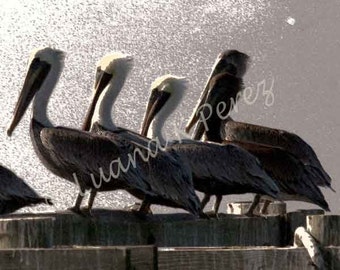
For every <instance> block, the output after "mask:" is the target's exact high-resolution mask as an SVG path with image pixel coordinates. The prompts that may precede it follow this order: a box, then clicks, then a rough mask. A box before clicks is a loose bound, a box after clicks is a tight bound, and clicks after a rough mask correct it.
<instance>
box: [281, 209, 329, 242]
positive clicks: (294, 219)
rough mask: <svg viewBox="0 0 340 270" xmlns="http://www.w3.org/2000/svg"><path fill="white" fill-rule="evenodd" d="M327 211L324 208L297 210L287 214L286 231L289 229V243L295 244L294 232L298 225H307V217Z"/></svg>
mask: <svg viewBox="0 0 340 270" xmlns="http://www.w3.org/2000/svg"><path fill="white" fill-rule="evenodd" d="M324 213H325V212H324V211H323V210H322V209H309V210H297V211H295V212H289V213H287V215H286V224H287V227H286V231H287V240H286V243H287V245H293V240H294V232H295V230H296V229H297V228H298V227H305V228H306V226H307V224H306V217H307V216H308V215H323V214H324Z"/></svg>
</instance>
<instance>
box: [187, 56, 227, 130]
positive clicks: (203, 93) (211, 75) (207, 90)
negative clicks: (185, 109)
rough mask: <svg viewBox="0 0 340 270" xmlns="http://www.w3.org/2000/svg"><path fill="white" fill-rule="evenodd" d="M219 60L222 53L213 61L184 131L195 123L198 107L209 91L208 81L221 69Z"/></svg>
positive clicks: (197, 116)
mask: <svg viewBox="0 0 340 270" xmlns="http://www.w3.org/2000/svg"><path fill="white" fill-rule="evenodd" d="M221 60H222V54H221V55H219V56H218V57H217V59H216V61H215V64H214V66H213V69H212V71H211V73H210V76H209V77H208V80H207V82H206V84H205V87H204V89H203V91H202V93H201V96H200V97H199V99H198V103H197V105H196V107H195V109H194V111H193V113H192V115H191V117H190V120H189V121H188V124H187V125H186V127H185V132H186V133H189V132H190V130H191V129H192V128H193V126H194V125H195V124H196V123H197V121H198V119H199V108H200V107H201V106H202V105H203V104H204V103H205V102H206V99H207V96H208V93H209V85H210V81H211V79H212V78H213V77H214V76H215V75H217V74H219V73H221V70H220V69H219V68H217V67H219V66H220V65H221Z"/></svg>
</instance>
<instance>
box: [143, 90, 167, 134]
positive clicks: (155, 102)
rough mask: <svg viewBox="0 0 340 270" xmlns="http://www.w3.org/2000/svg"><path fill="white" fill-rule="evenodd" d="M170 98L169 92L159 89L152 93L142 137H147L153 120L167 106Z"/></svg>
mask: <svg viewBox="0 0 340 270" xmlns="http://www.w3.org/2000/svg"><path fill="white" fill-rule="evenodd" d="M170 96H171V93H169V92H167V91H160V90H158V89H157V88H155V89H153V90H152V91H151V95H150V98H149V102H148V106H147V108H146V112H145V115H144V119H143V124H142V131H141V135H142V136H145V137H146V136H147V134H148V130H149V127H150V125H151V122H152V120H153V119H154V118H155V116H156V115H157V113H158V112H159V111H160V110H161V108H162V107H163V106H164V105H165V103H166V102H167V100H168V99H169V97H170Z"/></svg>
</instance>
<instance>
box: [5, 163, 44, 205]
mask: <svg viewBox="0 0 340 270" xmlns="http://www.w3.org/2000/svg"><path fill="white" fill-rule="evenodd" d="M13 198H16V199H19V198H21V199H25V198H32V199H33V198H41V197H40V196H39V195H38V194H37V193H36V192H35V191H34V190H33V189H32V188H31V187H30V186H29V185H27V184H26V182H25V181H24V180H23V179H21V178H20V177H18V176H17V175H16V174H15V173H14V172H12V171H11V170H9V169H7V168H5V167H3V166H1V165H0V200H12V199H13Z"/></svg>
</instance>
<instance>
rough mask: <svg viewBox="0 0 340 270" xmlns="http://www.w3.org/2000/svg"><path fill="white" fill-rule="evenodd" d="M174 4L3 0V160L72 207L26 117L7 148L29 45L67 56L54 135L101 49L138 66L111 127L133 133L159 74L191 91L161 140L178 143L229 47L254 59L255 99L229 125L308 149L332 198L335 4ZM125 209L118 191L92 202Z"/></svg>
mask: <svg viewBox="0 0 340 270" xmlns="http://www.w3.org/2000/svg"><path fill="white" fill-rule="evenodd" d="M183 2H184V1H179V0H172V1H145V0H139V1H132V0H130V1H125V0H124V1H103V0H98V1H92V0H87V1H80V0H78V1H66V0H61V1H59V0H58V1H57V0H54V1H51V0H36V1H28V0H27V1H19V0H11V1H5V0H1V1H0V18H1V24H0V55H1V64H0V91H1V95H0V111H1V118H0V132H1V134H0V145H1V146H0V149H1V151H0V162H1V163H2V164H3V165H5V166H7V167H10V168H11V169H12V170H14V171H15V172H16V173H17V174H18V175H20V176H22V177H24V178H25V179H26V180H27V181H28V182H29V184H30V185H32V186H33V187H34V188H35V189H36V190H37V191H38V192H39V193H40V194H42V195H45V196H49V197H51V198H53V199H54V202H55V206H56V208H57V209H65V208H67V207H69V206H70V205H71V204H72V203H73V201H74V199H75V194H76V188H75V186H73V185H72V184H70V183H69V182H67V181H65V180H62V179H60V178H58V177H56V176H54V175H53V174H52V173H50V172H49V171H48V170H47V169H45V168H44V166H42V164H41V163H40V161H39V159H38V158H37V157H36V155H35V154H34V151H33V148H32V145H31V142H30V139H29V133H28V124H29V115H28V114H30V112H29V113H28V114H27V115H26V116H25V117H24V119H23V121H22V122H21V123H20V124H19V126H18V128H17V129H16V131H15V133H14V134H13V136H12V137H11V138H7V137H6V133H5V130H6V126H7V125H8V123H9V120H10V118H11V116H12V112H13V110H14V106H15V102H16V99H17V97H18V93H19V91H20V90H21V87H22V84H23V79H24V74H25V71H26V64H27V61H28V56H29V53H30V51H31V50H32V49H34V48H36V47H42V46H47V45H49V46H55V47H56V48H59V49H62V50H64V51H66V52H67V57H66V61H65V68H64V71H63V74H62V77H61V79H60V81H59V84H58V86H57V88H56V89H55V92H54V94H53V95H52V99H51V102H50V104H49V113H50V118H51V119H52V120H53V122H54V123H55V124H56V125H64V126H70V127H80V123H81V122H82V119H83V118H84V116H85V112H86V109H87V106H88V105H89V97H90V94H91V87H92V83H93V77H94V76H93V73H94V70H95V63H96V62H97V60H98V59H99V58H100V57H101V56H102V55H104V54H106V53H108V52H110V51H113V50H119V51H123V52H126V53H129V54H131V55H133V56H134V58H135V61H134V69H133V70H132V72H131V74H130V77H129V79H128V80H127V82H126V84H125V87H124V89H123V91H122V92H121V95H120V97H119V100H118V102H117V104H116V105H115V109H114V117H115V119H116V122H117V123H118V124H119V125H122V126H125V127H129V128H131V129H133V130H136V131H138V129H139V127H140V122H141V120H142V115H143V113H144V106H145V103H146V101H147V97H148V93H149V92H148V91H149V90H148V89H149V85H150V83H151V82H152V80H153V79H154V78H156V77H157V76H159V75H163V74H165V73H174V74H176V75H181V76H186V77H187V78H188V79H189V81H190V84H189V89H188V92H187V93H186V96H185V99H184V101H183V102H182V104H181V105H180V107H179V109H178V110H177V112H176V114H174V115H173V117H172V118H171V121H169V122H168V123H167V135H168V137H169V138H171V137H174V136H175V134H174V132H173V130H175V128H178V129H182V128H183V127H184V125H185V123H186V121H187V119H188V117H189V116H190V114H191V111H192V109H193V107H194V105H195V104H196V100H197V98H198V97H199V94H200V91H201V89H202V88H203V85H204V83H205V80H206V78H207V76H208V74H209V72H210V69H211V66H212V64H213V62H214V60H215V58H216V56H217V55H218V53H219V52H220V51H221V50H225V49H229V48H235V49H239V50H241V51H244V52H246V53H248V54H249V55H250V56H251V58H252V63H251V66H250V68H249V71H248V73H247V75H246V77H245V83H246V86H249V87H251V89H252V90H253V92H252V95H253V97H256V98H254V103H253V104H252V105H249V104H246V103H245V102H241V104H240V106H239V110H238V112H237V113H235V114H234V118H235V119H237V120H242V121H248V122H252V123H257V124H262V125H267V126H271V127H277V128H283V129H286V130H289V131H293V132H295V133H297V134H299V135H300V136H301V137H302V138H304V139H305V140H306V141H307V142H309V143H310V144H311V145H312V146H313V148H314V149H315V151H316V153H317V154H318V156H319V158H320V160H321V162H322V164H323V165H324V167H325V169H326V170H327V171H328V172H329V173H330V174H331V176H332V177H333V181H334V183H333V186H334V188H335V189H336V190H340V184H339V183H338V178H340V170H339V165H338V163H339V161H338V154H339V150H340V143H339V142H340V136H339V135H340V121H339V117H338V115H339V112H340V110H339V103H340V96H339V86H340V83H339V82H340V79H339V78H340V76H339V75H340V74H339V70H340V64H339V48H340V38H339V37H340V30H339V27H338V23H336V22H338V21H339V12H338V11H339V7H340V5H339V3H338V1H336V0H332V1H327V2H323V3H321V2H320V3H319V1H309V2H308V4H307V2H304V3H305V4H302V3H297V2H296V1H284V2H283V1H282V3H281V2H279V1H269V0H260V1H251V0H241V1H223V0H214V1H187V3H183ZM264 83H265V85H266V87H268V88H269V87H270V85H272V84H273V93H274V97H275V99H274V101H273V104H272V105H271V106H266V100H265V97H264V96H263V95H262V89H263V84H264ZM256 94H257V96H256ZM338 192H339V191H338ZM324 194H325V196H326V198H327V200H328V201H329V202H330V206H331V209H332V210H333V211H334V212H337V213H338V214H339V213H340V211H339V207H338V205H339V203H340V201H339V196H338V195H337V194H336V193H332V192H331V191H329V190H324ZM235 198H236V197H232V196H230V197H228V198H227V201H232V200H233V199H235ZM242 198H249V197H248V196H246V197H242ZM238 199H239V198H238ZM133 201H134V200H133V199H132V198H131V197H130V196H128V195H127V194H126V193H124V192H122V191H116V192H110V193H106V194H101V195H100V196H98V197H97V199H96V201H95V207H124V206H126V205H128V204H130V203H132V202H133ZM290 206H291V207H292V208H301V207H310V205H307V204H300V203H299V204H294V203H291V204H290ZM26 210H27V209H26ZM28 210H30V211H40V210H52V209H51V208H48V207H45V206H39V207H35V208H34V209H28ZM157 210H159V211H165V208H157ZM171 211H172V210H171Z"/></svg>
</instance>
